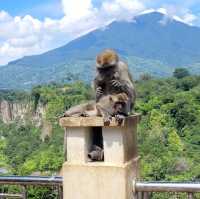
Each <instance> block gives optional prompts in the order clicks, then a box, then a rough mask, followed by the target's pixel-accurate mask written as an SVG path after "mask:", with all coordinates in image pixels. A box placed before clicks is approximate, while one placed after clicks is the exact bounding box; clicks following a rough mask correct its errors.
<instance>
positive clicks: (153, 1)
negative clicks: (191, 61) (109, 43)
mask: <svg viewBox="0 0 200 199" xmlns="http://www.w3.org/2000/svg"><path fill="white" fill-rule="evenodd" d="M83 1H84V0H83ZM92 2H93V5H94V6H95V7H100V6H101V5H102V2H103V1H102V0H93V1H92ZM145 3H146V6H147V8H148V7H149V8H159V7H162V6H163V5H172V6H175V7H177V8H179V9H181V8H184V9H185V8H187V9H189V10H190V11H191V13H193V14H195V15H197V16H200V0H146V1H145ZM0 10H5V11H7V12H9V13H10V14H11V15H13V16H15V15H21V16H24V15H27V14H29V15H32V16H34V17H37V18H39V19H44V18H45V17H51V18H60V17H62V16H63V15H64V13H63V10H62V5H61V1H60V0H0ZM197 21H200V20H197ZM196 24H197V25H198V22H196Z"/></svg>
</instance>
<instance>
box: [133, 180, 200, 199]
mask: <svg viewBox="0 0 200 199" xmlns="http://www.w3.org/2000/svg"><path fill="white" fill-rule="evenodd" d="M133 188H134V190H135V193H136V197H135V198H136V199H149V198H152V196H153V194H155V193H164V192H165V193H173V195H174V193H175V194H176V195H177V194H178V193H185V195H184V196H182V197H180V196H179V197H178V196H177V197H176V196H175V197H171V198H188V199H193V198H194V194H195V193H198V192H200V183H194V182H190V183H175V182H174V183H173V182H136V183H135V184H134V187H133ZM168 198H169V196H168ZM198 198H200V197H198Z"/></svg>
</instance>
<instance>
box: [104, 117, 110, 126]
mask: <svg viewBox="0 0 200 199" xmlns="http://www.w3.org/2000/svg"><path fill="white" fill-rule="evenodd" d="M111 121H112V117H111V116H107V117H105V116H104V118H103V122H104V125H105V126H109V125H110V122H111Z"/></svg>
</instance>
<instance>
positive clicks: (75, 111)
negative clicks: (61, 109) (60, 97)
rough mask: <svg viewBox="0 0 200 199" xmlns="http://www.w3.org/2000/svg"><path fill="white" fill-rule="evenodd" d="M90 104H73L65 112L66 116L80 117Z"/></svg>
mask: <svg viewBox="0 0 200 199" xmlns="http://www.w3.org/2000/svg"><path fill="white" fill-rule="evenodd" d="M88 106H89V104H88V103H86V104H80V105H77V106H73V107H71V108H70V109H68V110H67V111H66V112H65V113H64V117H70V116H73V117H80V116H81V115H83V113H84V112H85V111H86V110H87V108H88Z"/></svg>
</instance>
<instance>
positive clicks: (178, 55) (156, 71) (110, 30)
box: [0, 12, 200, 89]
mask: <svg viewBox="0 0 200 199" xmlns="http://www.w3.org/2000/svg"><path fill="white" fill-rule="evenodd" d="M166 17H167V16H165V15H163V14H161V13H158V12H152V13H148V14H143V15H138V16H137V17H136V18H135V19H134V20H133V21H131V22H113V23H111V24H110V25H108V26H107V27H105V28H104V29H98V30H95V31H93V32H90V33H88V34H86V35H85V36H82V37H80V38H78V39H76V40H74V41H71V42H69V43H68V44H66V45H65V46H62V47H60V48H57V49H54V50H51V51H48V52H46V53H44V54H41V55H34V56H27V57H24V58H22V59H18V60H16V61H12V62H10V63H9V64H8V65H6V66H3V67H1V68H0V77H1V78H0V89H1V88H2V89H5V88H9V89H10V88H13V89H16V88H17V89H19V88H20V89H21V88H22V89H27V88H31V87H32V86H35V85H38V84H44V83H48V82H54V81H55V82H58V81H68V80H70V78H72V77H73V78H75V79H76V78H78V79H82V80H84V81H86V82H89V81H91V79H92V78H93V76H94V71H95V56H96V54H97V53H98V52H99V51H101V50H102V49H104V48H113V49H115V50H116V51H117V52H118V53H119V54H120V55H121V57H122V58H123V59H124V60H126V61H127V62H128V63H129V67H130V70H131V72H132V73H133V74H134V77H138V76H139V75H140V74H141V73H144V72H148V73H151V74H152V75H154V76H159V77H163V76H169V75H171V74H172V72H173V70H174V68H176V67H186V68H188V69H189V70H190V71H191V72H193V73H200V45H199V44H200V28H198V27H193V26H189V25H187V24H184V23H181V22H179V21H176V20H173V19H168V20H166Z"/></svg>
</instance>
